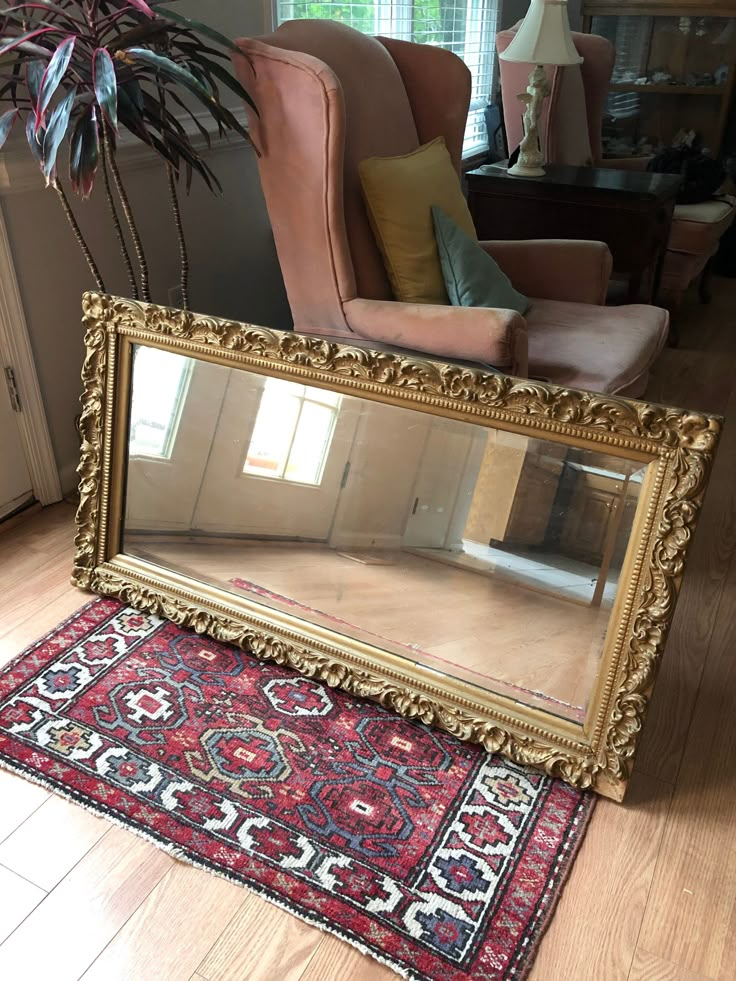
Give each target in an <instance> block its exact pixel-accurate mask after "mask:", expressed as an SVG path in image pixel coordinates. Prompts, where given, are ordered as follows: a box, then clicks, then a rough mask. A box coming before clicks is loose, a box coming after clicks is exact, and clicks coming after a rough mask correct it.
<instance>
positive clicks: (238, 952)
mask: <svg viewBox="0 0 736 981" xmlns="http://www.w3.org/2000/svg"><path fill="white" fill-rule="evenodd" d="M323 936H324V935H323V933H322V931H320V930H317V929H316V928H315V927H311V926H309V925H308V924H307V923H304V922H303V921H302V920H299V919H297V918H296V917H295V916H291V914H290V913H287V912H286V911H285V910H281V909H279V908H278V907H276V906H274V905H273V904H272V903H269V902H267V901H266V900H265V899H262V898H261V897H260V896H257V895H256V894H255V893H249V894H248V897H247V899H246V901H245V902H244V903H243V905H242V906H241V907H240V909H239V910H238V912H237V913H236V914H235V916H234V917H233V919H232V920H231V921H230V924H229V925H228V927H227V929H226V930H225V931H224V932H223V934H222V936H221V937H220V938H219V939H218V941H217V942H216V943H215V945H214V947H213V948H212V950H210V952H209V953H208V954H207V956H206V957H205V959H204V960H203V961H202V963H201V964H200V965H199V968H198V972H199V973H200V974H201V975H202V976H203V977H204V978H206V979H207V981H242V979H243V978H248V981H275V979H278V981H297V979H298V978H300V977H301V976H302V974H303V973H304V971H305V970H306V968H307V966H308V964H309V961H310V959H311V958H312V956H313V954H314V952H315V951H316V950H317V948H318V947H319V945H320V943H321V941H322V937H323Z"/></svg>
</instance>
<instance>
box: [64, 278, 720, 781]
mask: <svg viewBox="0 0 736 981" xmlns="http://www.w3.org/2000/svg"><path fill="white" fill-rule="evenodd" d="M84 313H85V320H84V322H85V326H86V328H87V333H86V344H87V355H86V358H85V362H84V370H83V382H84V392H83V396H82V416H81V421H80V433H81V436H82V451H81V462H80V465H79V469H78V472H79V475H80V504H79V510H78V513H77V536H76V549H77V552H76V561H75V567H74V575H73V582H75V583H76V585H78V586H80V587H82V588H85V589H92V590H94V591H96V592H99V593H101V594H103V595H107V596H116V597H118V598H119V599H121V600H123V601H124V602H127V603H130V604H131V605H133V606H135V607H137V608H139V609H143V610H148V611H150V612H153V613H156V614H157V615H159V616H163V617H165V618H167V619H169V620H172V621H173V622H175V623H177V624H179V625H181V626H182V627H186V628H187V629H190V630H194V631H197V632H199V633H207V634H209V635H210V636H212V637H214V638H215V639H217V640H221V641H224V642H227V643H231V644H236V645H238V646H240V647H241V648H243V649H246V650H248V651H249V652H250V653H252V654H253V655H255V656H256V657H258V658H260V659H262V660H272V661H275V662H276V663H278V664H281V665H285V666H288V667H291V668H293V669H294V670H296V671H298V672H300V673H301V674H304V675H307V676H309V677H314V678H317V679H319V680H321V681H323V682H325V683H326V684H328V685H331V686H333V687H339V688H341V689H343V690H345V691H348V692H350V693H352V694H354V695H357V696H360V697H365V698H371V699H374V700H375V701H377V702H379V703H380V704H382V705H384V706H385V707H387V708H389V709H391V710H393V711H395V712H397V713H398V714H400V715H402V716H404V717H406V718H414V719H419V720H421V721H423V722H425V723H428V724H431V725H436V726H440V727H441V728H443V729H445V730H447V731H448V732H450V733H452V734H453V735H455V736H457V737H458V738H460V739H464V740H470V741H472V742H476V743H480V744H481V745H483V746H484V747H485V748H486V749H487V750H488V751H489V752H498V753H502V754H503V755H505V756H508V757H510V758H511V759H513V760H515V761H516V762H518V763H521V764H528V765H532V766H536V767H540V768H542V769H543V770H545V771H546V772H547V773H548V774H550V775H551V776H555V777H560V778H561V779H563V780H565V781H567V782H568V783H571V784H573V785H575V786H578V787H597V786H599V785H600V783H601V782H602V781H606V782H607V783H608V784H609V785H610V784H614V785H615V784H617V783H618V784H620V785H623V784H625V781H626V780H627V779H628V777H629V775H630V770H631V761H632V759H633V755H634V751H635V747H636V741H637V738H638V735H639V732H640V730H641V728H642V724H643V720H644V715H645V712H646V708H647V702H648V698H649V693H650V691H651V687H652V684H653V682H654V677H655V673H656V669H657V666H658V664H659V661H660V658H661V656H662V651H663V649H664V643H665V640H666V636H667V630H668V628H669V624H670V622H671V619H672V614H673V610H674V604H675V600H676V597H677V591H678V588H679V584H680V580H681V578H682V574H683V569H684V561H685V555H686V552H687V548H688V546H689V544H690V540H691V538H692V534H693V530H694V527H695V523H696V519H697V514H698V511H699V509H700V506H701V504H702V499H703V494H704V491H705V487H706V483H707V478H708V473H709V469H710V465H711V463H712V459H713V455H714V452H715V447H716V443H717V440H718V436H719V433H720V421H719V420H718V419H716V418H713V417H711V416H706V415H699V414H695V413H689V412H685V411H682V410H678V409H672V408H667V407H663V406H659V405H649V404H646V403H643V402H634V401H630V400H623V399H619V398H616V397H615V396H607V395H597V394H595V393H590V392H578V391H571V390H567V389H563V388H557V387H555V386H552V385H546V384H542V383H538V382H533V381H527V380H518V379H513V378H510V377H508V376H505V375H500V374H496V373H494V372H490V371H482V370H477V369H473V368H469V367H463V366H460V365H451V364H442V363H438V362H435V361H433V360H432V359H431V358H428V359H427V360H426V361H425V360H421V359H418V358H416V357H414V356H403V355H400V354H395V353H390V352H388V353H386V352H375V351H370V350H366V349H364V348H360V347H354V346H350V345H349V344H342V343H333V342H331V341H326V340H323V339H320V338H318V337H309V336H302V335H299V334H294V333H288V332H286V333H281V332H277V331H271V330H268V329H266V328H262V327H253V326H249V325H246V324H240V323H235V322H231V321H225V320H220V319H217V318H214V317H203V316H198V315H196V314H192V313H190V312H188V311H180V310H171V309H167V308H163V307H158V306H154V305H150V304H143V303H138V302H134V301H131V300H124V299H118V298H115V297H110V296H104V295H101V294H96V293H89V294H86V295H85V298H84ZM125 331H129V332H135V333H136V334H138V335H141V336H144V335H145V333H146V332H147V333H149V334H150V335H151V336H152V338H154V339H155V338H169V339H171V340H174V341H177V342H180V350H181V351H182V352H186V351H187V350H189V351H192V352H194V353H196V351H197V349H200V350H203V349H204V350H209V351H211V352H213V353H215V352H217V353H219V354H221V355H223V357H225V356H226V355H232V354H239V355H243V356H244V357H243V359H242V360H241V364H244V363H246V359H251V360H255V361H257V362H259V363H263V362H266V363H269V364H272V365H273V366H274V368H276V367H279V368H281V369H282V370H283V369H284V368H285V367H286V368H287V369H293V370H296V371H301V370H303V371H304V372H305V373H309V374H310V376H311V377H313V378H317V377H319V372H324V373H326V376H327V377H328V378H331V379H339V380H342V381H343V382H349V383H350V385H351V387H354V388H356V390H358V391H367V392H370V391H371V390H372V391H374V392H375V391H380V392H382V393H383V394H386V393H388V394H392V395H400V394H401V393H402V392H406V393H411V396H410V398H411V402H413V403H414V404H415V405H416V403H417V402H425V403H429V404H431V405H432V406H433V407H436V408H437V411H440V412H441V411H442V410H443V408H445V407H447V406H448V405H449V407H450V408H453V409H459V410H460V411H462V412H465V413H467V414H468V415H469V417H470V418H472V416H473V415H485V416H486V417H488V416H489V413H493V418H494V420H498V421H499V422H500V424H503V422H504V421H507V422H509V423H513V424H515V425H518V424H519V423H520V422H522V423H523V422H526V423H527V424H528V426H529V428H530V431H534V432H535V435H537V436H540V435H543V433H545V432H547V433H549V432H552V433H558V434H562V435H569V436H572V437H577V438H580V437H581V436H583V437H584V438H586V439H588V440H593V441H598V442H600V443H601V444H602V447H603V448H605V446H618V447H623V448H629V449H632V450H636V451H638V452H639V453H641V452H644V453H648V454H651V458H652V459H656V458H660V459H661V460H664V461H666V462H668V464H669V466H668V471H667V472H668V474H669V477H668V478H667V480H666V482H665V484H664V485H663V486H662V488H661V492H660V493H661V496H660V498H659V501H658V504H657V516H658V517H657V524H656V526H655V527H654V528H653V535H652V541H653V547H652V548H651V554H649V555H647V556H645V557H644V561H643V564H642V568H641V575H640V587H641V588H640V590H639V594H638V595H639V597H640V599H639V601H638V604H637V607H636V609H635V610H634V611H633V615H632V619H631V629H630V631H629V633H628V640H627V645H626V647H625V649H624V650H623V652H622V656H621V663H620V664H619V665H617V672H616V677H617V679H618V681H617V687H616V689H615V690H614V691H613V693H612V697H611V698H610V699H609V702H608V707H607V709H606V711H607V715H606V717H605V718H604V719H603V724H602V727H601V728H600V731H601V738H600V740H599V742H598V743H597V744H596V745H594V746H590V747H587V748H586V747H583V746H580V747H571V746H567V745H563V744H562V742H564V741H560V740H559V739H557V740H555V739H553V738H552V737H548V738H545V734H544V732H543V731H542V730H539V729H538V728H535V727H530V726H526V727H523V726H521V727H519V726H516V727H513V726H507V725H505V724H503V723H502V722H501V721H500V720H499V721H493V719H494V717H495V716H494V712H493V710H492V709H490V708H489V711H488V716H489V717H490V719H491V721H489V718H485V719H482V718H477V717H475V716H473V715H472V714H470V713H469V712H466V711H465V710H463V709H461V708H459V707H457V706H455V705H453V704H451V702H450V700H444V701H443V699H442V697H441V694H439V695H438V696H437V697H434V696H433V695H430V694H427V693H425V692H422V691H418V690H417V689H416V688H414V687H412V685H411V683H410V682H408V683H407V684H402V683H400V682H396V681H393V680H390V679H387V678H384V677H381V676H380V674H378V673H375V672H374V671H373V670H368V669H363V668H362V667H361V668H355V667H352V666H349V665H347V664H345V663H343V662H342V661H340V660H339V659H337V658H336V657H334V656H331V655H329V654H325V653H321V652H319V651H317V650H314V649H311V648H308V647H304V646H301V645H299V644H294V643H292V642H291V641H289V640H286V639H284V638H281V637H279V636H277V635H276V634H274V633H269V632H264V631H263V630H261V629H258V628H256V627H253V626H251V625H248V624H243V623H241V622H239V621H237V620H234V619H231V618H229V617H227V616H224V615H222V614H219V613H215V612H212V611H209V610H207V609H204V608H202V607H199V606H196V605H193V604H192V603H190V602H188V601H186V600H183V599H180V598H177V597H172V596H170V595H166V593H165V591H163V590H162V591H158V590H156V589H151V588H148V587H145V586H142V585H140V584H138V583H136V582H133V581H131V580H128V579H126V578H125V577H124V576H120V575H118V574H117V573H112V572H110V571H109V570H108V569H105V568H99V567H98V566H97V556H96V547H97V540H98V531H99V521H100V502H101V496H103V495H104V494H106V493H107V492H106V489H105V487H104V486H103V480H104V479H107V478H108V477H109V475H105V474H104V473H103V470H104V466H103V434H104V426H105V419H104V412H105V385H106V373H107V354H106V344H107V336H108V333H109V332H122V333H125ZM141 332H142V334H141ZM237 361H238V359H237V358H234V359H233V362H235V363H237ZM411 402H410V403H407V404H411ZM524 728H526V729H529V733H528V734H527V732H526V731H523V730H524ZM532 730H533V731H532Z"/></svg>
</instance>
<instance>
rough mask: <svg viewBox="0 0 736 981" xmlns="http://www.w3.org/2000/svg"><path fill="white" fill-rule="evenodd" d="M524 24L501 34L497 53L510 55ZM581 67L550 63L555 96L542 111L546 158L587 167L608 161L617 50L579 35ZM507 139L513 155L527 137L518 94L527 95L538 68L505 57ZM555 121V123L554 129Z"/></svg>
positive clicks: (574, 36)
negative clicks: (604, 136) (605, 145)
mask: <svg viewBox="0 0 736 981" xmlns="http://www.w3.org/2000/svg"><path fill="white" fill-rule="evenodd" d="M518 26H519V25H518V24H517V25H516V26H515V27H512V28H511V29H510V30H507V31H501V32H500V33H499V34H497V35H496V50H497V51H498V52H499V54H500V52H502V51H505V50H506V48H507V47H508V46H509V44H511V41H512V39H513V37H514V35H515V34H516V30H517V28H518ZM572 39H573V42H574V44H575V48H576V50H577V52H578V54H579V55H580V56H581V57H582V58H583V63H582V64H581V65H568V66H566V67H564V68H561V67H558V66H554V65H547V66H545V67H546V70H547V76H548V78H549V79H550V80H551V82H552V92H551V95H550V97H549V99H547V100H546V101H545V104H544V108H543V110H542V132H543V133H544V151H545V158H546V160H547V161H548V162H549V163H559V164H571V165H573V166H587V165H589V164H591V163H597V162H598V161H600V160H601V159H602V156H603V151H602V147H601V132H602V127H603V114H604V112H605V107H606V100H607V97H608V85H609V82H610V80H611V74H612V73H613V66H614V62H615V60H616V52H615V49H614V47H613V45H612V44H611V42H610V41H608V40H606V38H603V37H598V36H597V35H595V34H581V33H579V32H576V31H574V32H573V34H572ZM499 66H500V75H501V95H502V99H503V112H504V121H505V125H506V138H507V141H508V148H509V152H510V153H511V152H512V151H513V150H515V149H516V147H517V146H518V145H519V144H520V143H521V140H522V138H523V136H524V131H523V127H522V121H521V116H522V107H521V103H520V102H519V100H518V98H517V97H518V95H519V94H520V93H522V92H525V91H526V86H527V84H528V79H529V73H530V72H531V70H532V68H533V67H534V66H533V65H524V64H520V63H517V62H512V61H501V60H500V59H499ZM550 121H551V123H552V125H550Z"/></svg>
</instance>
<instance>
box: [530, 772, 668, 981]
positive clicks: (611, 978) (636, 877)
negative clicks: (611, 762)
mask: <svg viewBox="0 0 736 981" xmlns="http://www.w3.org/2000/svg"><path fill="white" fill-rule="evenodd" d="M671 793H672V787H671V786H670V785H669V784H666V783H664V782H662V781H659V780H655V779H654V778H653V777H649V776H644V775H641V774H638V775H637V774H635V775H634V777H633V779H632V781H631V784H630V785H629V791H628V793H627V796H626V804H625V805H624V806H623V807H622V806H621V805H620V804H614V803H612V802H611V801H607V800H600V801H599V802H598V803H597V805H596V809H595V813H594V814H593V817H592V819H591V823H590V827H589V828H588V832H587V834H586V836H585V840H584V841H583V844H582V847H581V849H580V851H579V853H578V855H577V858H576V859H575V864H574V866H573V869H572V873H571V875H570V879H569V880H568V882H567V885H566V886H565V889H564V891H563V893H562V898H561V899H560V902H559V905H558V907H557V911H556V913H555V915H554V918H553V920H552V923H551V924H550V927H549V930H548V931H547V935H546V937H545V940H544V943H543V944H542V946H541V948H540V950H539V954H538V955H537V959H536V961H535V964H534V967H533V968H532V973H531V975H530V981H553V979H554V981H557V979H558V978H559V979H560V981H562V979H564V981H593V979H595V981H598V979H601V981H603V979H605V981H624V979H626V978H627V976H628V973H629V969H630V967H631V963H632V961H633V958H634V953H635V951H636V943H637V936H638V933H639V927H640V925H641V918H642V916H643V914H644V909H645V907H646V902H647V895H648V892H649V888H650V885H651V881H652V877H653V875H654V868H655V861H656V857H657V852H658V850H659V846H660V843H661V840H662V835H663V833H664V829H665V824H666V821H667V815H668V810H669V802H670V795H671Z"/></svg>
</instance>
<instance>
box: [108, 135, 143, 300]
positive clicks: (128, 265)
mask: <svg viewBox="0 0 736 981" xmlns="http://www.w3.org/2000/svg"><path fill="white" fill-rule="evenodd" d="M102 125H103V127H104V125H105V123H104V122H103V123H102ZM109 147H110V142H109V140H105V139H104V137H103V145H102V175H103V177H104V180H105V194H106V195H107V205H108V208H109V209H110V214H111V216H112V223H113V225H114V226H115V234H116V235H117V238H118V244H119V246H120V253H121V255H122V257H123V262H124V263H125V269H126V272H127V273H128V282H129V283H130V288H131V290H132V291H133V299H134V300H137V299H139V298H140V294H139V292H138V282H137V280H136V278H135V270H134V269H133V263H132V262H131V259H130V253H129V252H128V245H127V243H126V241H125V235H124V234H123V228H122V225H121V224H120V218H119V217H118V210H117V208H116V207H115V199H114V197H113V194H112V188H111V187H110V174H109V172H108V152H109Z"/></svg>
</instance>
